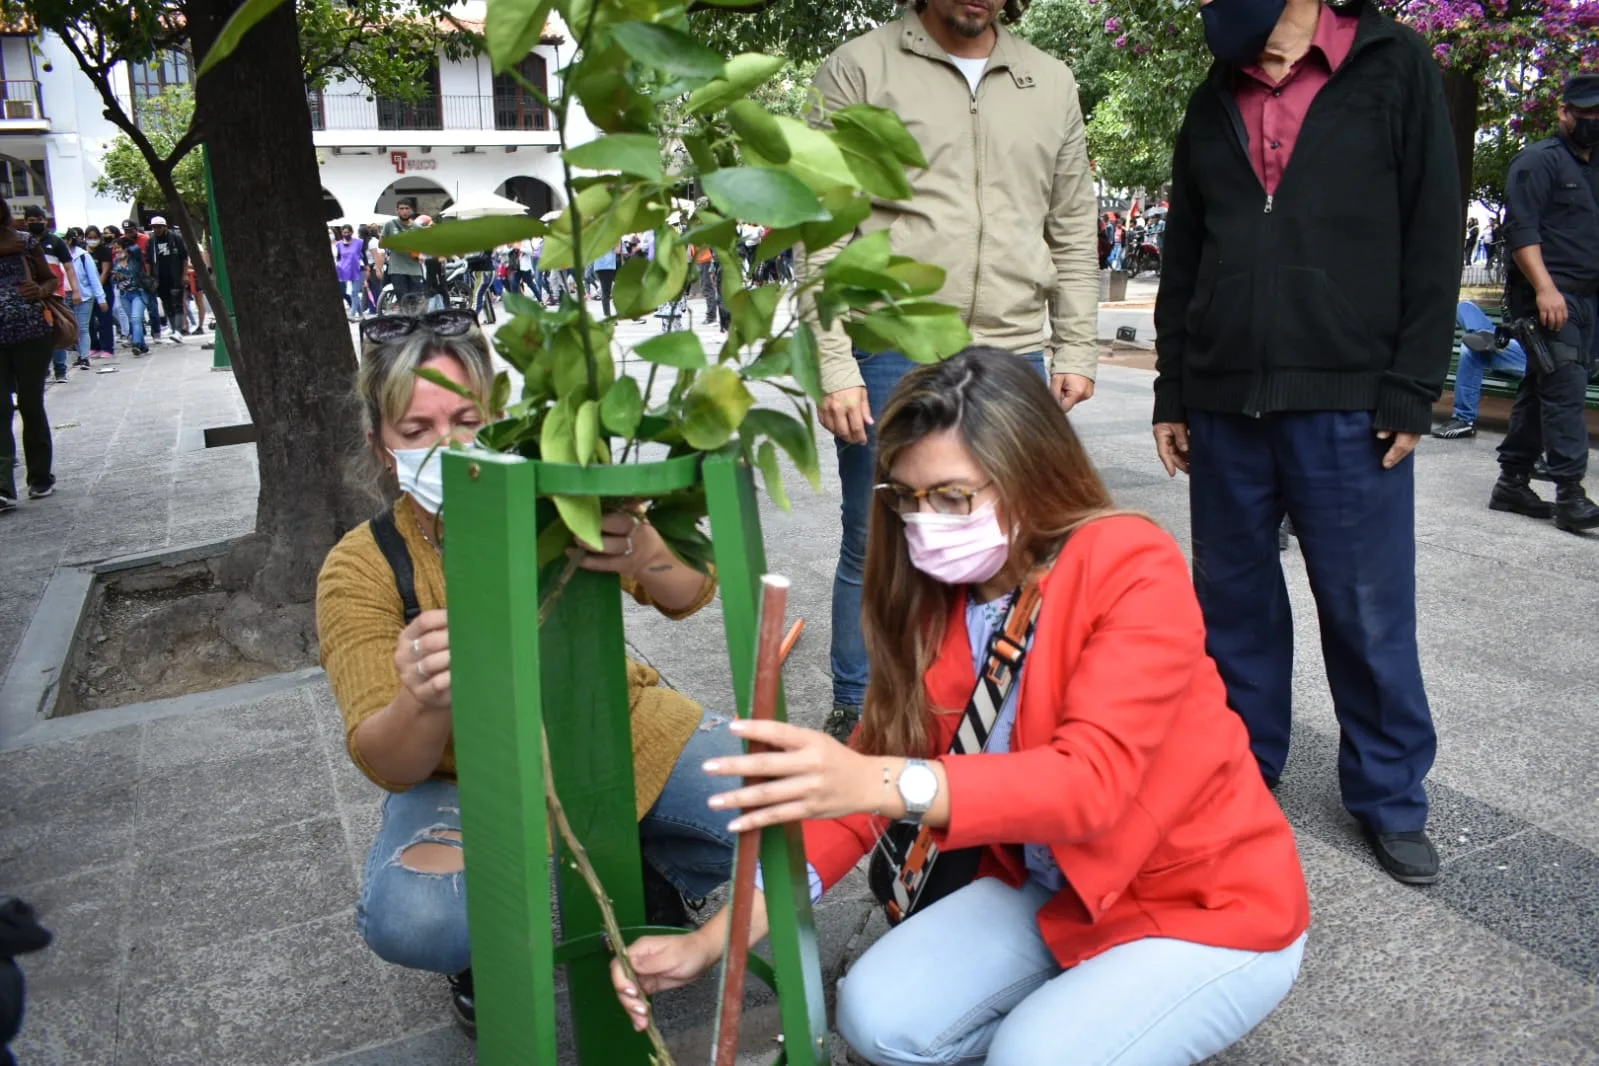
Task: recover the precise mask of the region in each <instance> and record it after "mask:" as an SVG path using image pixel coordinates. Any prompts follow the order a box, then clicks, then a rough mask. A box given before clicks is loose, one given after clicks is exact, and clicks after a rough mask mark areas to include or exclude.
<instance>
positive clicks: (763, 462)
mask: <svg viewBox="0 0 1599 1066" xmlns="http://www.w3.org/2000/svg"><path fill="white" fill-rule="evenodd" d="M755 462H756V465H757V466H759V467H760V468H761V480H762V481H764V482H766V494H767V495H768V496H770V497H771V498H772V502H773V503H775V504H777V505H778V506H779V507H781V508H782V509H783V510H785V511H791V510H793V505H792V504H790V503H789V502H788V491H787V490H786V489H784V488H783V468H782V467H780V466H779V465H778V463H777V449H776V448H774V447H772V442H771V441H769V440H768V441H762V442H761V446H760V447H759V448H758V449H756V451H755Z"/></svg>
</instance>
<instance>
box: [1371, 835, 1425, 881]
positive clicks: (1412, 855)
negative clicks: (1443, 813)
mask: <svg viewBox="0 0 1599 1066" xmlns="http://www.w3.org/2000/svg"><path fill="white" fill-rule="evenodd" d="M1366 836H1367V838H1368V839H1369V840H1370V841H1371V850H1372V853H1373V854H1374V855H1376V856H1377V863H1378V865H1380V866H1381V867H1382V868H1383V869H1384V870H1387V871H1388V876H1390V877H1392V878H1393V879H1394V880H1395V881H1398V882H1401V883H1402V884H1406V885H1430V884H1432V883H1433V882H1435V881H1437V880H1438V851H1437V849H1435V848H1434V847H1433V846H1432V841H1431V840H1428V839H1427V833H1426V831H1425V830H1417V831H1415V832H1412V833H1375V832H1372V831H1371V830H1369V829H1368V830H1367V831H1366Z"/></svg>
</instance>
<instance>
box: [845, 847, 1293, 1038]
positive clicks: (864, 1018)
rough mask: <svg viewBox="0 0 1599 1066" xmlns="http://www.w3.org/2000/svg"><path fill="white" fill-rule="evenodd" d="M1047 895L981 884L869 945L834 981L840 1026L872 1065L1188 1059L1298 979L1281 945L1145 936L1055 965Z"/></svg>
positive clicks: (1252, 1021) (1241, 1028) (1259, 1013)
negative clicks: (1046, 924) (1045, 927)
mask: <svg viewBox="0 0 1599 1066" xmlns="http://www.w3.org/2000/svg"><path fill="white" fill-rule="evenodd" d="M1050 895H1051V893H1050V891H1049V890H1048V889H1046V888H1045V887H1044V886H1042V885H1040V884H1039V883H1038V882H1037V881H1028V882H1027V884H1025V885H1024V886H1022V887H1021V888H1019V889H1016V888H1010V887H1009V886H1007V885H1006V884H1004V883H1003V882H1001V881H996V880H994V879H993V878H982V879H979V880H977V881H974V882H973V883H972V884H970V885H968V886H966V887H965V888H963V889H961V890H960V891H959V892H955V893H953V894H951V895H949V896H946V897H945V898H944V899H941V900H939V901H938V902H937V903H935V904H933V905H932V906H931V907H929V908H927V910H926V911H923V912H922V913H920V914H918V915H916V916H915V917H914V918H912V919H910V920H909V921H906V922H903V923H901V924H900V925H898V926H896V927H895V928H893V929H891V930H889V932H888V933H887V934H886V935H885V936H884V937H883V938H882V939H881V940H879V941H878V942H877V943H876V944H874V945H872V947H871V948H870V949H868V950H867V952H866V954H865V955H863V956H862V957H861V959H860V961H859V962H857V963H856V964H855V965H854V966H853V967H852V968H851V969H850V971H849V974H848V975H847V976H846V977H844V978H843V979H842V980H841V981H840V982H839V986H838V1031H839V1032H840V1033H842V1034H843V1036H844V1039H845V1040H846V1041H848V1042H849V1045H850V1047H852V1048H854V1050H855V1053H856V1054H858V1055H860V1056H861V1057H863V1058H865V1059H866V1060H867V1061H868V1062H871V1063H873V1064H874V1066H926V1064H934V1063H936V1064H939V1066H947V1064H968V1063H970V1064H976V1063H986V1064H988V1066H1111V1064H1113V1063H1114V1064H1115V1066H1191V1064H1193V1063H1197V1062H1201V1061H1202V1060H1204V1059H1206V1058H1209V1057H1210V1056H1211V1055H1215V1054H1217V1053H1219V1052H1221V1051H1222V1050H1224V1049H1226V1048H1228V1047H1230V1046H1232V1045H1233V1044H1235V1043H1237V1042H1238V1041H1239V1040H1241V1039H1242V1038H1243V1037H1244V1036H1245V1034H1247V1033H1248V1032H1249V1031H1250V1030H1251V1029H1253V1028H1254V1027H1255V1026H1256V1025H1259V1024H1260V1022H1261V1021H1262V1019H1264V1018H1265V1017H1266V1015H1268V1014H1270V1013H1271V1012H1272V1010H1273V1009H1274V1008H1275V1007H1276V1006H1277V1004H1279V1003H1281V1002H1282V1000H1283V997H1284V996H1286V995H1288V992H1289V990H1290V989H1292V988H1293V987H1294V981H1295V980H1296V979H1297V978H1298V976H1299V963H1300V960H1301V959H1302V958H1303V957H1304V953H1305V938H1304V937H1303V936H1301V937H1300V938H1299V939H1298V940H1296V941H1294V943H1292V944H1290V945H1289V946H1288V947H1286V948H1283V949H1282V950H1281V951H1275V952H1266V953H1260V952H1254V951H1237V950H1234V949H1231V948H1217V947H1210V946H1207V945H1204V944H1194V943H1189V942H1188V941H1184V940H1169V939H1159V938H1149V939H1145V940H1135V941H1133V942H1132V943H1130V944H1122V945H1120V946H1118V947H1114V948H1111V949H1110V950H1108V951H1105V952H1103V953H1101V954H1099V955H1096V956H1094V957H1093V958H1092V959H1089V960H1088V961H1086V962H1083V963H1079V964H1078V965H1077V966H1074V967H1072V968H1071V969H1070V970H1064V971H1063V970H1062V969H1061V968H1060V966H1059V965H1058V964H1057V963H1056V962H1055V959H1054V956H1052V955H1051V954H1050V952H1049V948H1048V947H1046V946H1045V944H1044V941H1043V938H1042V937H1041V936H1040V935H1039V932H1038V923H1037V920H1036V915H1037V913H1038V909H1039V908H1040V907H1041V906H1043V905H1044V903H1046V902H1047V901H1048V900H1049V898H1050Z"/></svg>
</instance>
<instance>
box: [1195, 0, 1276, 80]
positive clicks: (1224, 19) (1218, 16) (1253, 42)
mask: <svg viewBox="0 0 1599 1066" xmlns="http://www.w3.org/2000/svg"><path fill="white" fill-rule="evenodd" d="M1287 6H1288V4H1287V0H1212V2H1211V3H1208V4H1206V5H1205V6H1204V7H1202V8H1200V9H1199V17H1200V18H1202V19H1204V21H1205V44H1206V45H1207V46H1209V48H1210V51H1211V54H1212V55H1214V56H1215V57H1216V58H1217V59H1220V60H1222V61H1224V62H1227V63H1233V64H1236V65H1238V66H1243V65H1245V64H1247V63H1253V62H1254V61H1255V60H1256V59H1258V58H1259V57H1260V53H1261V52H1263V51H1265V49H1266V42H1267V41H1268V40H1270V39H1271V31H1272V30H1274V29H1276V28H1277V20H1278V19H1280V18H1282V15H1283V8H1285V7H1287Z"/></svg>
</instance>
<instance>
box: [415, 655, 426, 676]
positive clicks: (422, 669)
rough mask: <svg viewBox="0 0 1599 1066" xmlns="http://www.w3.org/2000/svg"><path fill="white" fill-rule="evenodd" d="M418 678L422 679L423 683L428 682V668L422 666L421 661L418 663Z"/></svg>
mask: <svg viewBox="0 0 1599 1066" xmlns="http://www.w3.org/2000/svg"><path fill="white" fill-rule="evenodd" d="M416 676H417V677H420V678H421V679H422V680H423V681H426V680H428V668H427V667H426V666H423V665H422V660H421V659H418V660H417V661H416Z"/></svg>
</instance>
